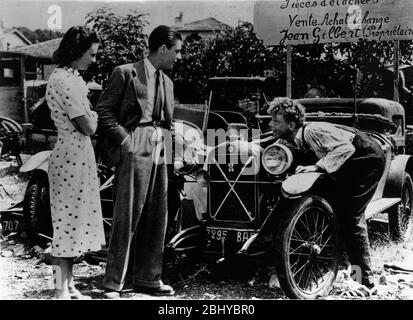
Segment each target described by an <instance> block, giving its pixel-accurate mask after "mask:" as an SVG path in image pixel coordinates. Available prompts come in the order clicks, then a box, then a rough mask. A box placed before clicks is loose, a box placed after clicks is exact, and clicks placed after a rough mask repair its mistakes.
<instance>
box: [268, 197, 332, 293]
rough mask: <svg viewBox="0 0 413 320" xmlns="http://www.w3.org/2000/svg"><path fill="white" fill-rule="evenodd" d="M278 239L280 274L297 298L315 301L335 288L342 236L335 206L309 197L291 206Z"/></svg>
mask: <svg viewBox="0 0 413 320" xmlns="http://www.w3.org/2000/svg"><path fill="white" fill-rule="evenodd" d="M282 214H283V215H284V218H283V220H282V222H281V223H280V225H279V229H278V232H277V236H276V238H275V240H276V243H275V246H276V252H277V256H278V257H277V258H278V259H277V261H276V266H277V273H278V278H279V281H280V284H281V287H282V288H283V290H284V292H285V293H286V294H287V296H289V297H290V298H293V299H314V298H317V297H320V296H323V295H325V294H326V293H328V291H329V290H330V288H331V285H332V283H333V282H334V280H335V277H336V275H337V271H338V264H339V254H340V245H339V233H338V228H337V224H336V220H335V216H334V213H333V210H332V208H331V206H330V205H329V204H328V203H327V201H325V200H324V199H322V198H321V197H319V196H315V195H309V196H305V197H303V198H301V199H299V200H297V201H294V202H292V203H291V204H290V205H287V207H286V208H285V210H284V212H283V213H282Z"/></svg>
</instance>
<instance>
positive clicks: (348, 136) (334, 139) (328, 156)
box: [304, 126, 356, 173]
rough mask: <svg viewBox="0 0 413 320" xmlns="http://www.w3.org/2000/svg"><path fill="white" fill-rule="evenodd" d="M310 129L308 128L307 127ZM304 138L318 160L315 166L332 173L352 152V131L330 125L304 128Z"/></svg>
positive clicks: (353, 150) (353, 149)
mask: <svg viewBox="0 0 413 320" xmlns="http://www.w3.org/2000/svg"><path fill="white" fill-rule="evenodd" d="M308 129H310V128H308ZM304 135H305V139H306V141H307V142H308V144H309V145H311V147H312V148H313V150H314V152H315V153H316V155H317V156H318V157H319V159H320V160H319V161H318V162H317V163H316V166H318V167H320V168H321V169H323V170H325V171H326V172H328V173H333V172H335V171H337V170H338V169H340V167H341V166H342V165H343V164H344V163H345V162H346V161H347V160H348V159H349V158H350V157H351V156H352V155H353V154H354V152H355V150H356V149H355V148H354V146H353V144H352V141H353V138H354V133H352V132H349V131H345V130H341V129H338V128H337V129H336V128H334V127H331V126H326V127H324V128H311V130H305V133H304Z"/></svg>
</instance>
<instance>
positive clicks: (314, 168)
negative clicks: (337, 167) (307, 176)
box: [295, 165, 321, 173]
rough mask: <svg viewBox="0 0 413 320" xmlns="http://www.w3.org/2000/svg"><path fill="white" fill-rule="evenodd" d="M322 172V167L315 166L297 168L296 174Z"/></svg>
mask: <svg viewBox="0 0 413 320" xmlns="http://www.w3.org/2000/svg"><path fill="white" fill-rule="evenodd" d="M318 171H321V170H320V167H318V166H316V165H313V166H297V168H296V169H295V173H305V172H318Z"/></svg>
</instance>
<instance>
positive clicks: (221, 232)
mask: <svg viewBox="0 0 413 320" xmlns="http://www.w3.org/2000/svg"><path fill="white" fill-rule="evenodd" d="M206 230H207V234H208V238H209V239H210V240H213V241H222V240H223V239H225V238H226V237H228V236H229V234H230V233H231V238H232V239H234V240H235V242H236V243H237V244H243V243H244V242H245V241H247V240H248V239H249V238H250V237H252V236H253V235H254V234H256V233H257V231H255V230H233V229H220V228H207V229H206Z"/></svg>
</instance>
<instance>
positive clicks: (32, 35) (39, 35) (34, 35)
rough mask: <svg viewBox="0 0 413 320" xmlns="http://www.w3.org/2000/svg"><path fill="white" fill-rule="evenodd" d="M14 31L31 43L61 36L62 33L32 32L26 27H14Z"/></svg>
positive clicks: (44, 30) (48, 31) (39, 30)
mask: <svg viewBox="0 0 413 320" xmlns="http://www.w3.org/2000/svg"><path fill="white" fill-rule="evenodd" d="M15 29H17V30H19V31H20V32H21V33H22V34H23V35H24V36H25V37H26V38H27V39H29V40H30V41H31V42H32V43H37V42H43V41H47V40H51V39H55V38H60V37H62V36H63V33H61V32H59V31H50V30H46V29H36V30H34V31H32V30H30V29H29V28H26V27H15Z"/></svg>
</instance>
